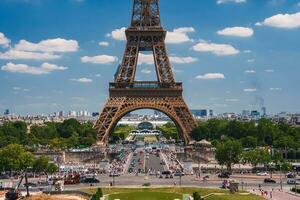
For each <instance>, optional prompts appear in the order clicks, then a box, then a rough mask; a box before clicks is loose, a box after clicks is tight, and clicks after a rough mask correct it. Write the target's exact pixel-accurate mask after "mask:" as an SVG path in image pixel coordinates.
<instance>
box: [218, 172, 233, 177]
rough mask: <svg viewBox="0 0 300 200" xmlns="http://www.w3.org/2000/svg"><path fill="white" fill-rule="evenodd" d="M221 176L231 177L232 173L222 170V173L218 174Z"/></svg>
mask: <svg viewBox="0 0 300 200" xmlns="http://www.w3.org/2000/svg"><path fill="white" fill-rule="evenodd" d="M218 177H219V178H230V173H227V172H222V173H220V174H218Z"/></svg>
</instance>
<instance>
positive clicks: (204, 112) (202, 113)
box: [191, 109, 214, 117]
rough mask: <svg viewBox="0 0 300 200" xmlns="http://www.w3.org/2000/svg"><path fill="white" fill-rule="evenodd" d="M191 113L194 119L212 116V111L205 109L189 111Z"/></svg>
mask: <svg viewBox="0 0 300 200" xmlns="http://www.w3.org/2000/svg"><path fill="white" fill-rule="evenodd" d="M191 112H192V114H193V115H194V116H195V117H212V116H213V115H214V112H213V110H207V109H200V110H191Z"/></svg>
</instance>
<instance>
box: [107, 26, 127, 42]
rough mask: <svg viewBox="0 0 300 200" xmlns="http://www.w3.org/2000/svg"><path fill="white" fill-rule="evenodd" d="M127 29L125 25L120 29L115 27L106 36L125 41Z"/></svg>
mask: <svg viewBox="0 0 300 200" xmlns="http://www.w3.org/2000/svg"><path fill="white" fill-rule="evenodd" d="M125 30H126V28H125V27H122V28H120V29H115V30H113V31H112V32H111V33H108V34H106V36H107V37H111V38H113V39H115V40H119V41H124V40H126V35H125Z"/></svg>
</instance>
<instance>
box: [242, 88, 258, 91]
mask: <svg viewBox="0 0 300 200" xmlns="http://www.w3.org/2000/svg"><path fill="white" fill-rule="evenodd" d="M256 91H257V89H256V88H247V89H244V92H256Z"/></svg>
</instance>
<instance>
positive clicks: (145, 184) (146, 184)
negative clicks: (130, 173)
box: [143, 183, 151, 187]
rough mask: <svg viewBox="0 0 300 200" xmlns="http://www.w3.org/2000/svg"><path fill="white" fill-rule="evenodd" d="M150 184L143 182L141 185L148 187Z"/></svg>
mask: <svg viewBox="0 0 300 200" xmlns="http://www.w3.org/2000/svg"><path fill="white" fill-rule="evenodd" d="M150 185H151V183H144V184H143V186H144V187H149V186H150Z"/></svg>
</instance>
